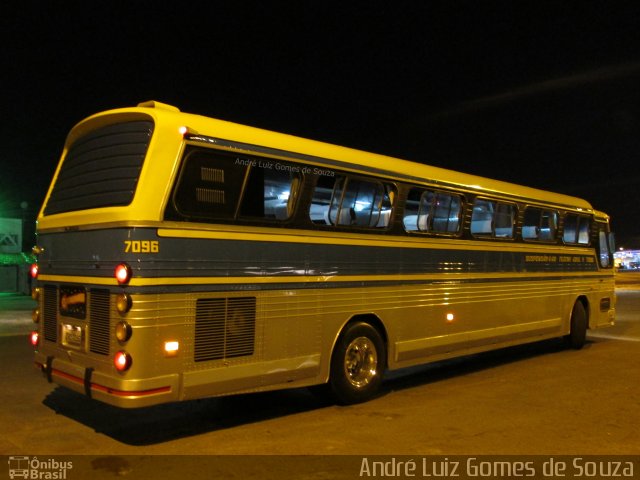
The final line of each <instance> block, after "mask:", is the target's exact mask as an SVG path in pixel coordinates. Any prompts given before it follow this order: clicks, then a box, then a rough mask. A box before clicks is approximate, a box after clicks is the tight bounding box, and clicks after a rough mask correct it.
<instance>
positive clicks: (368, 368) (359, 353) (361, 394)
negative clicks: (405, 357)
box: [329, 322, 386, 405]
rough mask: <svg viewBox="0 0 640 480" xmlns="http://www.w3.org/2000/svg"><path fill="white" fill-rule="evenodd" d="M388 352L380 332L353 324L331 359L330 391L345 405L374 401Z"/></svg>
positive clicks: (346, 328)
mask: <svg viewBox="0 0 640 480" xmlns="http://www.w3.org/2000/svg"><path fill="white" fill-rule="evenodd" d="M385 358H386V351H385V346H384V341H383V340H382V337H381V335H380V333H379V332H378V330H376V329H375V328H374V327H373V326H371V325H370V324H368V323H365V322H357V323H352V324H349V325H347V326H346V327H345V329H344V331H343V332H342V334H341V335H340V338H339V339H338V342H337V344H336V346H335V348H334V350H333V355H332V356H331V373H330V376H329V389H330V392H331V394H332V396H333V398H334V399H335V400H336V402H338V403H339V404H342V405H349V404H353V403H360V402H364V401H366V400H369V399H370V398H371V397H373V396H374V395H375V394H376V393H377V391H378V389H379V388H380V384H381V383H382V376H383V373H384V366H385Z"/></svg>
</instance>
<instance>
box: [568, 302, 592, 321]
mask: <svg viewBox="0 0 640 480" xmlns="http://www.w3.org/2000/svg"><path fill="white" fill-rule="evenodd" d="M577 302H580V303H582V306H583V307H584V311H585V314H586V315H587V329H590V328H591V326H590V325H589V320H590V318H591V308H590V302H589V298H588V297H587V296H586V295H579V296H578V298H576V300H575V302H573V304H572V305H571V311H570V312H569V321H571V312H572V311H573V306H574V305H575V304H576V303H577Z"/></svg>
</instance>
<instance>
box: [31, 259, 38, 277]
mask: <svg viewBox="0 0 640 480" xmlns="http://www.w3.org/2000/svg"><path fill="white" fill-rule="evenodd" d="M29 275H31V278H33V279H34V280H35V279H36V278H38V264H37V263H33V264H32V265H31V268H30V269H29Z"/></svg>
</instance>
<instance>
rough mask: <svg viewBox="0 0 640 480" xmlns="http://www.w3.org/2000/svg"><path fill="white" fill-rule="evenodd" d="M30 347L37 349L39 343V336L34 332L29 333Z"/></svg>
mask: <svg viewBox="0 0 640 480" xmlns="http://www.w3.org/2000/svg"><path fill="white" fill-rule="evenodd" d="M30 340H31V345H33V346H34V347H37V346H38V344H39V343H40V334H39V333H38V332H36V331H33V332H31V337H30Z"/></svg>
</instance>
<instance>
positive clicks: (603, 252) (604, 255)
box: [598, 228, 613, 268]
mask: <svg viewBox="0 0 640 480" xmlns="http://www.w3.org/2000/svg"><path fill="white" fill-rule="evenodd" d="M598 244H599V246H600V248H599V250H600V266H601V267H602V268H609V267H610V266H611V265H612V264H613V262H612V261H611V259H612V258H613V245H610V244H609V235H608V234H607V231H606V230H605V229H604V228H600V231H599V232H598Z"/></svg>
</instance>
